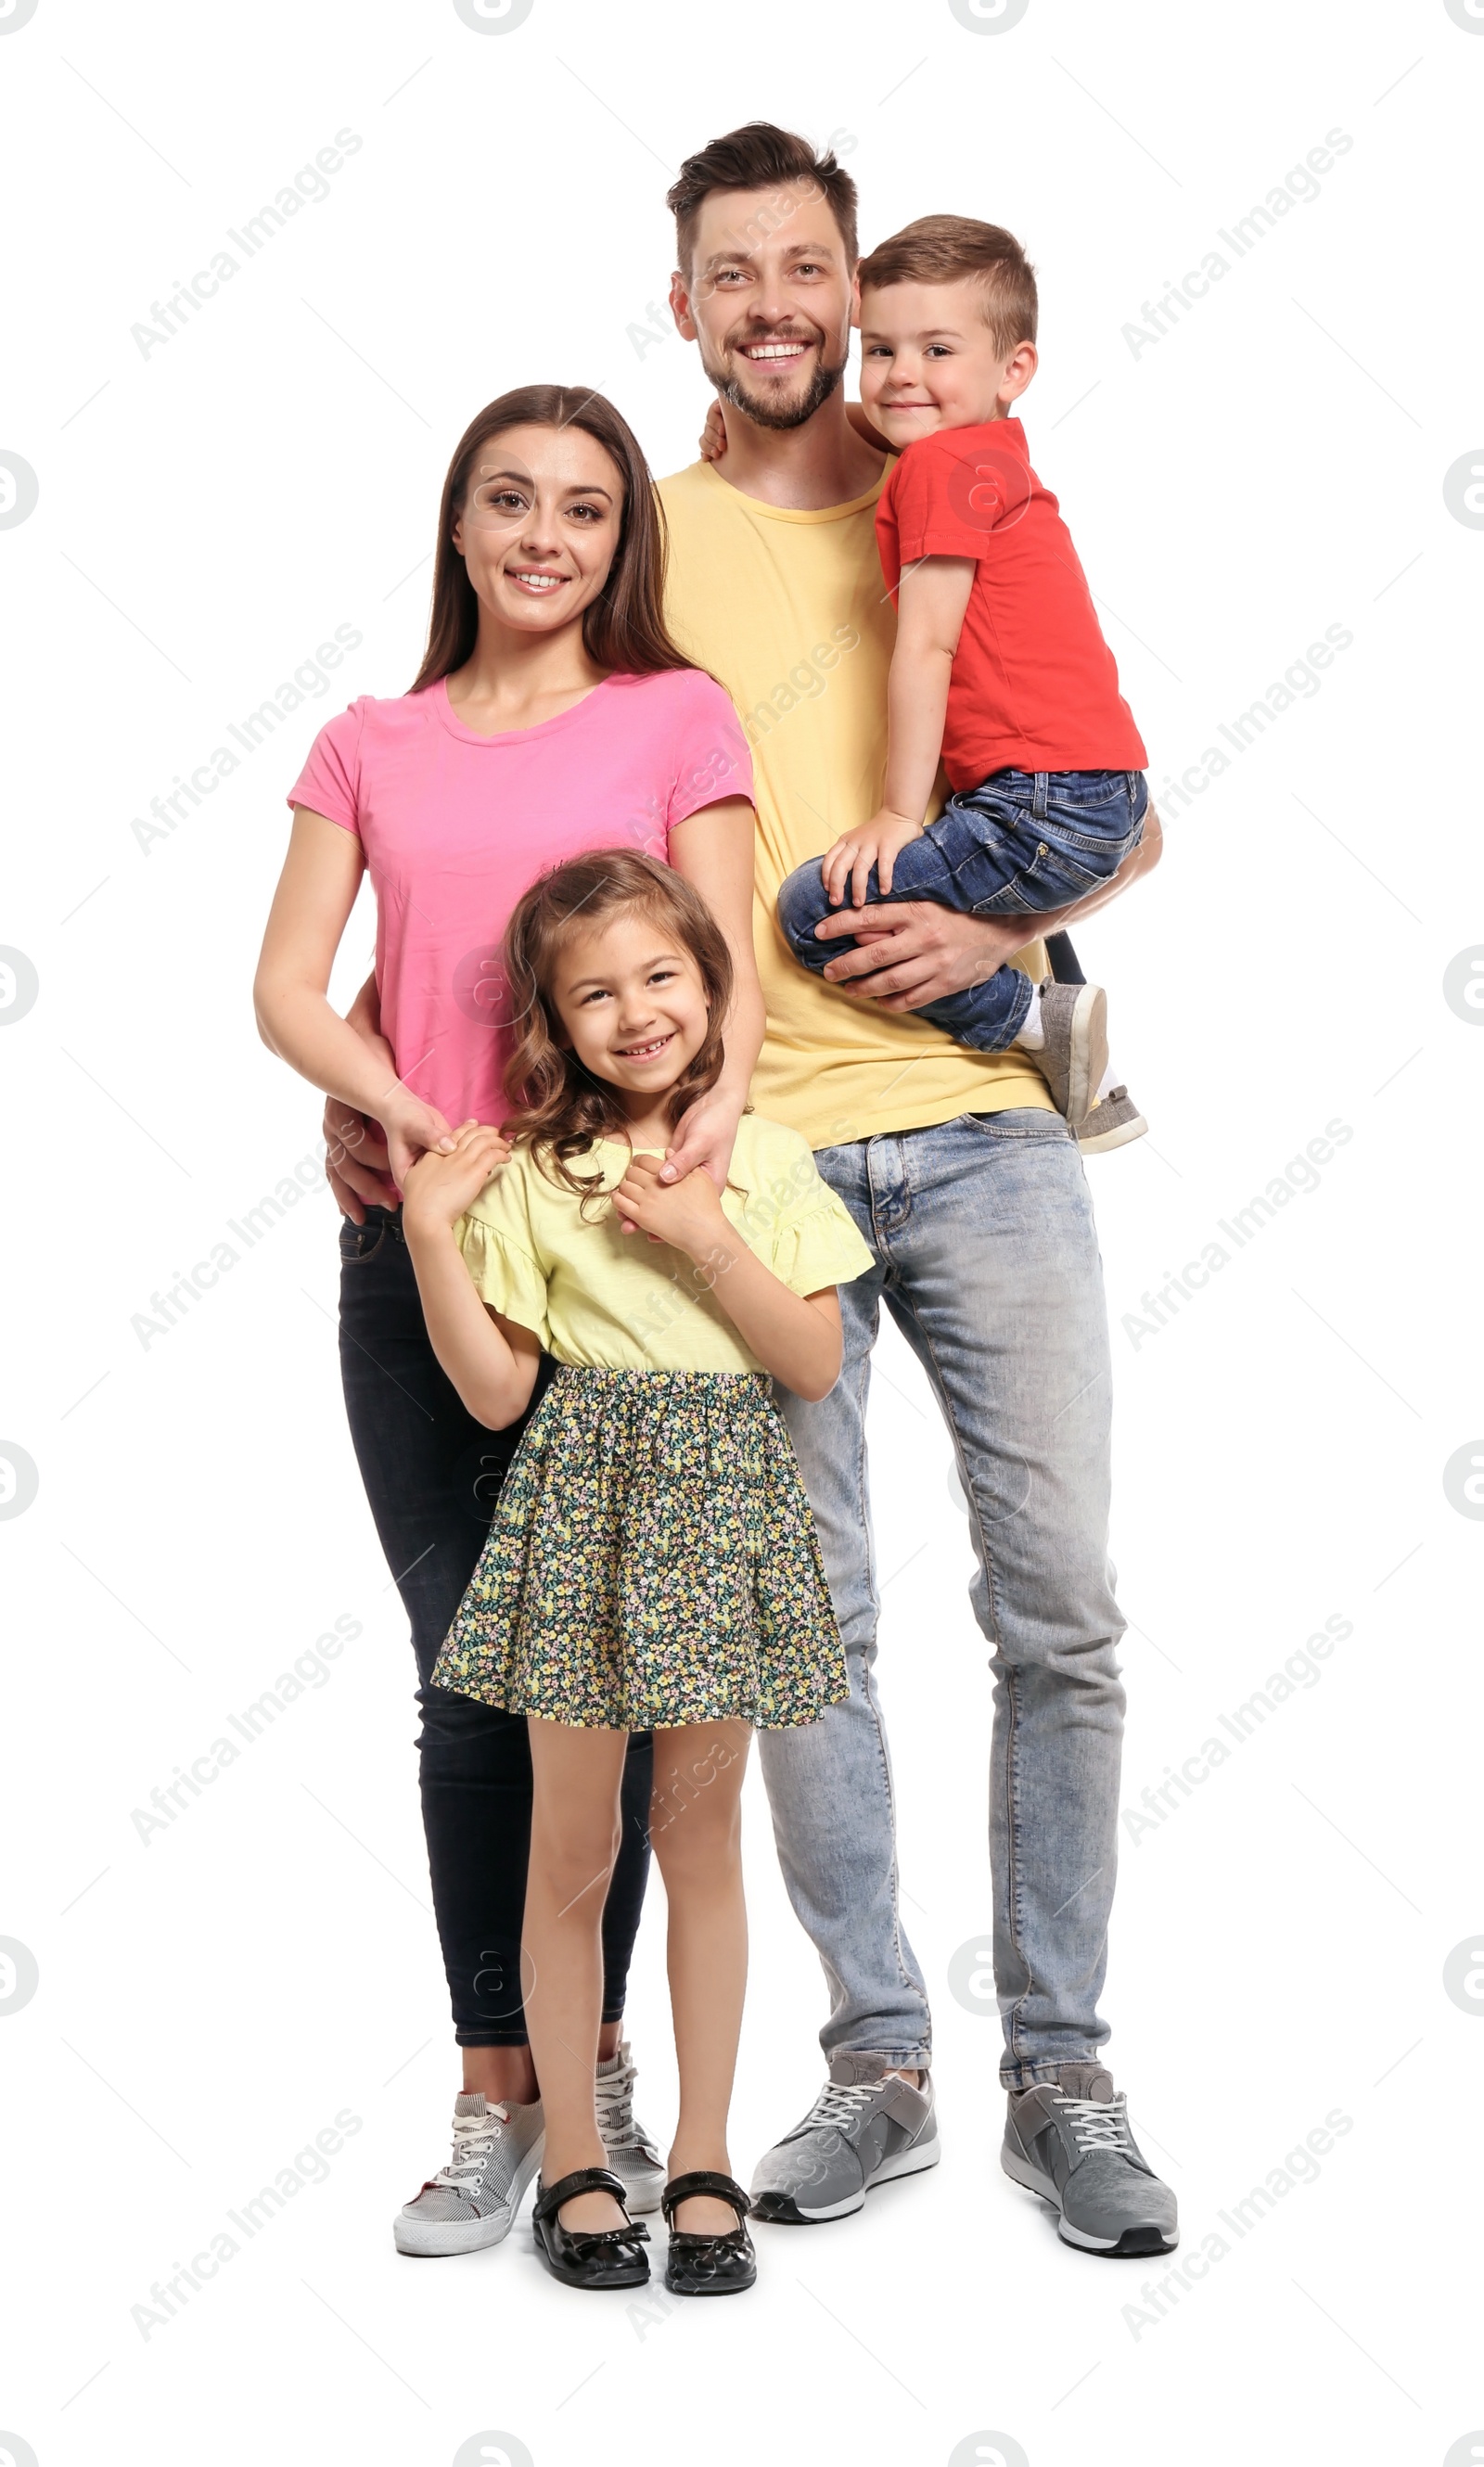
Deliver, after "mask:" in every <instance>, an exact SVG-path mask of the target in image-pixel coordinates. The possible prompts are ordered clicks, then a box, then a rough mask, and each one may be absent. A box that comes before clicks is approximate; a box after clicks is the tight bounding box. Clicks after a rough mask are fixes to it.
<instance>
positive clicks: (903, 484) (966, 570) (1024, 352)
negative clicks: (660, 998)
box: [778, 215, 1149, 1128]
mask: <svg viewBox="0 0 1484 2467" xmlns="http://www.w3.org/2000/svg"><path fill="white" fill-rule="evenodd" d="M1036 315H1037V298H1036V278H1035V274H1034V272H1033V270H1032V268H1031V266H1030V265H1029V264H1028V262H1027V260H1026V257H1025V253H1024V251H1023V250H1022V249H1021V247H1020V245H1019V242H1018V241H1017V240H1016V239H1014V238H1012V237H1011V235H1010V233H1009V232H1006V231H1001V230H999V229H998V228H997V227H996V226H995V225H994V224H993V223H980V222H971V221H970V220H968V219H967V218H966V217H965V216H963V215H925V216H924V218H923V219H922V220H921V221H919V222H915V223H909V224H908V225H907V227H906V229H905V231H902V232H899V233H898V234H897V235H896V237H895V238H892V239H888V240H885V241H883V242H882V244H881V246H880V247H879V248H878V249H876V250H875V251H873V253H872V254H871V256H869V257H867V258H865V259H864V260H862V262H861V266H860V340H861V370H860V396H861V402H862V405H863V407H864V409H865V411H866V413H867V414H868V415H869V418H870V419H871V420H872V422H873V423H874V425H875V426H876V428H877V429H878V430H879V432H880V434H881V436H882V437H883V438H884V439H885V440H886V441H887V442H888V443H889V444H891V445H893V446H895V447H896V448H897V449H898V450H899V452H900V455H901V460H900V461H899V462H898V464H897V466H896V468H895V469H894V470H893V472H892V474H891V476H890V478H889V479H888V481H887V483H886V487H884V489H883V490H882V492H881V497H880V502H879V506H878V509H877V517H876V522H877V538H878V542H879V548H880V555H881V566H882V570H883V572H884V575H885V577H886V583H887V588H888V589H889V590H891V591H892V592H894V593H895V594H896V596H897V607H898V632H897V646H896V651H895V654H894V657H893V660H892V667H891V680H890V686H889V690H888V717H889V725H890V741H889V748H888V753H887V762H886V780H885V787H884V791H883V796H882V803H881V808H880V811H879V813H877V814H875V815H873V817H872V819H871V820H870V822H869V823H867V824H866V825H865V826H863V827H862V828H861V829H858V830H854V831H851V832H850V833H848V834H847V835H846V836H845V837H844V838H841V839H838V840H836V842H835V844H834V846H833V848H832V849H829V851H828V852H827V854H826V855H825V856H824V858H823V859H822V860H820V859H812V860H811V861H810V863H809V864H808V865H804V866H800V867H799V869H798V870H797V871H796V872H794V873H792V874H790V875H789V876H788V880H787V881H786V882H785V883H784V885H783V887H782V890H781V891H780V893H779V895H778V914H779V918H780V921H781V923H782V925H783V929H784V933H785V936H786V938H787V939H788V943H789V946H790V948H791V949H792V951H793V953H794V956H795V957H796V958H797V959H798V960H799V961H801V962H802V963H803V964H804V966H805V967H807V968H811V969H813V970H814V971H815V973H816V974H817V973H819V972H820V971H821V970H822V969H823V968H824V966H825V965H826V963H827V962H829V961H830V960H832V959H833V958H835V957H837V955H838V954H839V953H840V952H841V951H843V950H847V949H850V948H851V947H853V946H852V944H851V943H850V942H849V941H848V940H841V939H835V940H832V941H817V940H816V939H815V938H814V928H815V927H816V925H818V924H819V922H820V920H821V919H822V918H823V917H827V916H828V915H829V914H830V912H831V910H832V909H836V908H838V907H839V906H840V905H841V904H842V902H843V900H844V899H845V896H846V893H847V890H849V892H850V895H851V897H852V899H853V902H854V904H855V906H856V907H857V908H860V907H863V906H864V905H865V903H866V902H867V901H868V900H878V899H880V900H903V899H935V900H939V901H941V902H942V903H943V904H944V905H945V906H946V907H949V908H956V909H959V910H969V911H972V912H973V913H974V914H976V915H980V916H982V915H995V916H1005V917H1019V916H1023V917H1027V918H1033V917H1039V916H1043V915H1045V914H1046V913H1047V912H1048V911H1050V910H1054V909H1059V908H1062V907H1066V906H1070V905H1071V904H1072V903H1073V902H1075V901H1077V900H1080V899H1083V898H1084V897H1085V896H1086V894H1088V893H1089V892H1090V891H1093V890H1095V889H1096V888H1097V887H1098V886H1099V885H1101V884H1103V883H1106V882H1107V880H1108V879H1109V878H1110V877H1111V876H1112V875H1113V874H1114V873H1115V872H1116V871H1117V870H1118V868H1119V866H1120V865H1122V863H1123V861H1124V859H1125V858H1126V857H1127V856H1128V855H1129V854H1130V852H1131V850H1132V849H1135V848H1136V847H1137V846H1138V843H1139V840H1140V838H1141V837H1142V835H1143V829H1144V815H1145V809H1146V807H1147V805H1148V802H1149V791H1148V786H1147V784H1146V781H1145V780H1144V777H1143V768H1144V764H1145V762H1146V760H1147V759H1148V757H1147V756H1146V754H1145V751H1144V746H1143V743H1142V741H1141V739H1140V736H1139V733H1138V731H1137V729H1136V728H1135V727H1134V724H1133V718H1132V715H1131V713H1130V710H1129V706H1128V704H1127V703H1126V702H1125V701H1124V700H1123V697H1122V696H1121V694H1120V693H1119V690H1118V672H1117V669H1116V668H1115V667H1114V664H1113V655H1112V653H1111V651H1110V650H1109V649H1108V647H1107V644H1106V643H1105V641H1104V639H1103V633H1102V629H1101V627H1100V626H1099V623H1098V620H1097V614H1096V611H1095V610H1094V608H1093V604H1092V598H1091V595H1090V593H1089V591H1088V589H1087V584H1086V581H1085V578H1084V575H1083V570H1082V567H1081V565H1080V564H1079V563H1078V560H1077V552H1076V550H1075V549H1074V548H1073V546H1072V542H1071V537H1070V535H1069V533H1068V532H1067V529H1066V526H1065V524H1064V523H1063V522H1062V517H1061V515H1060V513H1059V512H1058V510H1057V501H1056V499H1055V497H1053V496H1052V495H1051V494H1050V492H1049V490H1048V489H1046V488H1044V487H1042V486H1041V483H1040V481H1039V479H1038V478H1037V476H1036V474H1035V472H1034V471H1033V470H1032V469H1031V466H1030V462H1029V458H1028V456H1027V453H1026V444H1025V432H1024V430H1023V429H1022V427H1021V425H1020V422H1019V420H1018V419H1016V418H1014V417H1013V416H1012V410H1011V406H1012V405H1013V404H1014V403H1015V402H1016V400H1017V399H1018V397H1019V396H1021V395H1022V394H1023V393H1024V392H1025V389H1026V387H1027V386H1028V385H1029V384H1030V382H1031V379H1032V377H1033V376H1034V375H1035V373H1036V365H1037V354H1036V339H1035V338H1036ZM940 758H941V761H942V764H943V768H944V770H945V771H946V772H947V778H948V782H949V785H950V787H951V789H952V791H953V793H952V795H951V796H950V797H949V799H948V802H947V804H946V806H945V807H944V810H943V812H942V814H941V815H940V816H939V818H938V820H937V821H936V822H935V823H930V824H928V825H927V826H926V827H924V825H923V816H924V814H925V812H926V810H927V807H928V805H929V803H931V800H932V794H933V783H934V781H935V780H936V777H937V773H938V767H939V762H940ZM1106 1013H1107V1004H1106V999H1105V996H1104V994H1103V990H1102V988H1101V986H1098V985H1057V984H1056V983H1054V982H1053V980H1052V979H1051V978H1049V977H1048V978H1047V979H1046V980H1045V982H1044V983H1043V984H1042V985H1039V986H1037V985H1033V984H1032V982H1031V979H1030V978H1029V977H1028V976H1025V975H1024V974H1022V973H1021V971H1020V970H1018V969H1016V968H1010V967H1002V968H999V969H997V970H996V972H995V974H994V975H993V976H992V977H990V978H989V979H988V980H987V981H986V983H985V984H983V985H974V986H971V987H970V988H969V990H968V991H967V992H964V993H959V994H953V995H949V996H947V997H945V998H944V999H943V1000H942V1001H940V1002H931V1003H927V1004H925V1006H924V1008H923V1011H922V1014H921V1015H922V1017H924V1018H925V1019H930V1020H934V1021H936V1022H937V1024H938V1026H939V1027H940V1028H945V1029H947V1030H948V1031H949V1033H950V1034H951V1035H952V1036H953V1037H954V1038H956V1040H957V1041H958V1042H959V1043H960V1044H961V1045H969V1046H974V1047H977V1048H979V1049H980V1050H981V1051H983V1052H1000V1051H1001V1050H1002V1049H1003V1048H1004V1047H1006V1046H1009V1045H1019V1046H1021V1047H1023V1048H1025V1049H1026V1050H1027V1051H1029V1052H1033V1053H1034V1054H1035V1055H1036V1059H1037V1063H1038V1066H1039V1069H1040V1070H1041V1072H1042V1074H1043V1075H1044V1076H1045V1079H1046V1082H1047V1085H1048V1087H1049V1089H1050V1092H1051V1096H1052V1100H1053V1102H1054V1103H1055V1104H1056V1106H1057V1108H1058V1111H1059V1112H1061V1113H1062V1114H1064V1115H1065V1117H1066V1119H1067V1120H1068V1121H1069V1122H1071V1123H1073V1124H1081V1123H1083V1122H1084V1117H1085V1116H1086V1115H1087V1113H1088V1112H1089V1110H1090V1109H1091V1107H1092V1105H1093V1103H1094V1101H1095V1100H1096V1099H1097V1098H1098V1097H1099V1096H1100V1095H1108V1094H1112V1093H1115V1092H1111V1091H1109V1090H1108V1088H1107V1025H1106ZM1116 1093H1117V1094H1119V1095H1121V1094H1122V1093H1123V1092H1122V1091H1118V1092H1116ZM1139 1127H1140V1128H1142V1127H1143V1125H1142V1123H1140V1125H1139Z"/></svg>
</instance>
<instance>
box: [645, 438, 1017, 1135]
mask: <svg viewBox="0 0 1484 2467" xmlns="http://www.w3.org/2000/svg"><path fill="white" fill-rule="evenodd" d="M883 484H884V474H883V478H882V480H881V481H879V482H878V483H877V485H876V486H875V487H873V488H871V489H869V490H868V492H867V493H866V495H865V496H863V497H856V498H855V499H854V500H853V501H852V503H851V504H849V505H846V506H830V507H827V508H825V509H824V510H823V511H821V512H815V513H796V512H791V511H789V510H788V509H785V508H782V507H778V506H765V505H763V504H761V503H760V502H759V501H758V499H757V498H755V497H744V496H743V495H742V491H741V490H740V489H738V488H734V487H732V486H731V484H730V482H728V481H726V480H723V479H722V478H721V477H720V476H719V473H718V472H716V471H714V470H713V469H712V468H711V466H710V464H705V463H696V464H692V466H691V468H690V469H689V470H687V471H677V472H676V473H675V474H674V478H673V479H669V480H663V481H661V483H660V490H659V493H660V498H661V500H662V502H663V505H664V509H665V519H666V523H667V526H668V529H669V532H670V571H669V581H668V587H667V594H666V613H667V616H668V619H669V622H670V627H671V630H672V632H673V633H674V638H675V640H676V642H677V643H678V644H679V645H680V646H681V648H682V649H683V650H684V651H685V652H686V653H687V655H688V656H689V657H690V658H691V659H693V660H695V661H696V662H697V663H698V665H699V666H700V667H701V668H709V669H710V671H711V673H712V675H713V676H715V677H717V678H719V681H720V683H721V684H722V685H723V686H725V688H726V690H727V691H728V693H729V694H730V695H731V697H732V700H733V701H734V702H735V704H736V705H737V708H738V711H739V712H740V713H741V714H742V725H743V727H744V729H745V731H746V734H747V740H748V743H749V745H750V746H751V749H752V760H753V768H754V773H755V779H756V802H757V812H758V863H757V890H756V894H755V897H754V908H753V930H754V939H755V941H756V944H757V954H758V973H759V975H760V976H761V978H762V980H763V996H764V1000H765V1003H766V1005H767V1035H766V1039H765V1043H764V1047H763V1052H762V1054H761V1056H760V1058H759V1062H758V1067H757V1071H756V1073H755V1075H754V1077H753V1082H752V1089H753V1095H754V1097H755V1098H756V1099H757V1102H758V1103H759V1104H760V1105H761V1106H763V1107H764V1109H765V1111H766V1112H767V1113H769V1114H772V1115H776V1116H777V1118H778V1119H779V1120H781V1121H785V1122H788V1123H791V1124H792V1125H793V1127H794V1128H795V1129H796V1130H799V1131H802V1132H803V1134H804V1136H805V1138H806V1139H807V1140H808V1141H809V1143H810V1147H815V1148H821V1147H831V1146H833V1145H834V1144H835V1143H839V1142H843V1141H846V1140H863V1139H869V1138H871V1137H872V1136H873V1134H875V1133H876V1132H879V1131H905V1130H917V1129H924V1128H925V1127H926V1126H927V1125H929V1124H931V1123H933V1122H947V1121H950V1120H952V1118H953V1117H954V1115H955V1114H970V1113H973V1114H988V1113H997V1112H999V1111H1001V1110H1002V1109H1003V1108H1004V1107H1005V1106H1007V1105H1036V1106H1040V1107H1042V1108H1047V1109H1049V1107H1050V1104H1051V1099H1050V1098H1049V1097H1048V1096H1047V1094H1046V1086H1045V1082H1044V1080H1043V1079H1042V1078H1041V1076H1040V1075H1039V1072H1038V1071H1037V1070H1036V1069H1035V1067H1034V1065H1033V1064H1032V1063H1031V1062H1030V1061H1029V1059H1028V1058H1027V1057H1026V1056H1025V1055H1024V1054H1022V1053H1019V1052H1015V1051H1014V1050H1012V1051H1011V1052H1005V1053H974V1052H970V1050H969V1049H968V1048H967V1047H966V1046H962V1045H955V1044H954V1043H953V1040H952V1038H951V1037H950V1036H948V1035H947V1032H946V1030H943V1029H941V1028H935V1027H934V1026H933V1025H932V1022H931V1021H930V1020H925V1019H922V1018H919V1017H917V1016H915V1015H913V1014H911V1013H909V1012H904V1011H902V1012H898V1011H881V1010H878V1009H876V1008H875V1007H872V1006H869V1005H866V1004H862V1003H858V1002H853V1001H851V1000H850V999H849V998H848V997H847V996H846V995H844V994H841V993H837V992H836V991H835V990H834V988H833V986H831V985H824V984H823V983H822V982H821V981H820V980H819V979H818V978H817V977H811V976H810V974H809V972H808V971H807V970H806V969H804V968H801V967H800V966H799V964H798V962H797V961H796V960H795V959H794V958H793V957H792V956H791V954H790V952H789V951H788V945H787V944H786V942H785V941H784V939H783V936H782V935H781V933H780V932H779V929H778V921H777V917H776V916H775V914H774V902H775V900H776V898H777V895H778V888H779V885H780V883H781V882H782V881H783V879H784V877H785V875H786V874H788V873H791V872H792V871H793V869H794V867H795V866H797V865H802V864H803V863H804V862H805V860H806V858H808V857H811V856H822V855H823V854H824V851H825V849H827V848H828V847H829V846H830V844H831V842H832V841H833V840H834V839H837V838H838V836H839V834H840V832H841V831H842V830H845V829H848V828H850V827H851V826H854V825H856V824H857V823H863V822H866V821H868V820H869V818H870V816H871V815H872V814H874V813H875V812H876V810H877V807H878V806H879V803H880V799H881V787H882V783H883V781H884V779H885V772H886V675H887V670H888V668H890V666H891V654H892V645H893V642H894V640H895V637H896V622H897V621H896V615H895V612H894V610H893V608H892V604H891V600H889V598H888V597H887V592H886V586H885V583H884V582H883V581H882V579H881V567H880V560H879V556H878V555H877V547H876V501H877V499H878V497H879V495H880V493H881V487H882V486H883ZM1033 947H1034V948H1035V949H1036V952H1037V956H1036V958H1035V959H1034V960H1033V959H1031V958H1030V956H1029V955H1026V958H1025V964H1027V965H1028V966H1030V967H1031V968H1032V970H1033V973H1034V974H1036V975H1037V976H1038V977H1040V976H1042V975H1044V974H1045V961H1044V956H1043V954H1042V953H1041V952H1040V950H1039V946H1033Z"/></svg>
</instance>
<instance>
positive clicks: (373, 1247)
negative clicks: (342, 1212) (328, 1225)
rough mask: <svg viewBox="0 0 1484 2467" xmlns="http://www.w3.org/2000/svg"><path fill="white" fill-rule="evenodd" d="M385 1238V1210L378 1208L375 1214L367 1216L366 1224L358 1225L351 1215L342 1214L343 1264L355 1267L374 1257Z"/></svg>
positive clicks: (343, 1265)
mask: <svg viewBox="0 0 1484 2467" xmlns="http://www.w3.org/2000/svg"><path fill="white" fill-rule="evenodd" d="M385 1240H386V1214H385V1211H384V1210H381V1209H377V1211H376V1213H375V1214H374V1215H370V1216H368V1217H367V1219H366V1222H365V1223H364V1225H357V1224H355V1223H354V1220H353V1219H352V1218H351V1217H349V1216H342V1217H341V1219H340V1264H341V1266H342V1267H343V1268H353V1267H356V1266H358V1265H359V1264H360V1263H361V1262H362V1261H363V1260H366V1259H374V1258H375V1257H376V1256H377V1252H378V1251H379V1250H380V1248H381V1245H382V1243H383V1242H384V1241H385Z"/></svg>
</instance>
